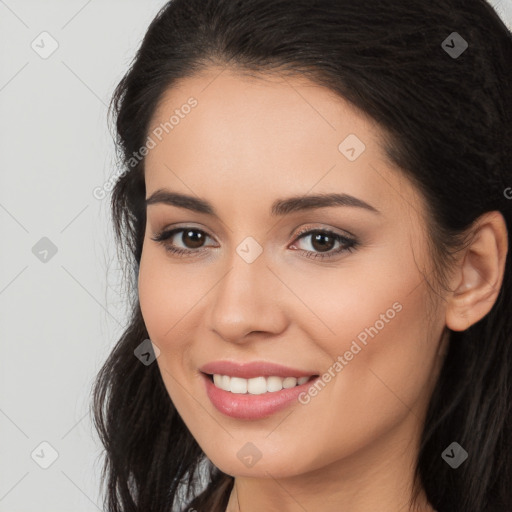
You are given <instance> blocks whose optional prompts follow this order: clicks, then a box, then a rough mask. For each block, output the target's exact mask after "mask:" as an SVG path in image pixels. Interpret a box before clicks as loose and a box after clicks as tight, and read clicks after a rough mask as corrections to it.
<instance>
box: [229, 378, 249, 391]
mask: <svg viewBox="0 0 512 512" xmlns="http://www.w3.org/2000/svg"><path fill="white" fill-rule="evenodd" d="M228 378H229V377H228ZM229 391H231V393H247V379H239V378H238V377H231V379H230V383H229Z"/></svg>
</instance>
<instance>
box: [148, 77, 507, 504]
mask: <svg viewBox="0 0 512 512" xmlns="http://www.w3.org/2000/svg"><path fill="white" fill-rule="evenodd" d="M190 96H194V97H195V98H196V99H197V100H198V105H197V107H195V108H194V109H193V110H192V111H191V112H190V113H189V114H188V115H186V116H184V118H183V119H180V122H179V124H177V125H176V126H174V128H173V130H172V131H170V132H169V134H167V135H165V136H164V137H163V138H162V140H161V141H159V142H158V144H157V145H156V147H154V148H153V149H151V151H150V152H149V153H148V155H147V157H146V170H145V181H146V197H150V196H151V194H152V193H153V192H155V191H156V190H158V189H161V188H167V189H169V190H171V191H175V192H180V193H184V194H189V195H193V196H196V197H200V198H202V199H206V200H207V201H209V202H210V203H212V205H213V206H214V208H215V209H216V211H217V212H218V214H219V218H216V217H214V216H211V215H207V214H204V213H196V212H193V211H190V210H187V209H184V208H180V207H177V206H171V205H167V204H163V203H162V204H160V203H159V204H152V205H149V206H148V207H147V225H146V235H145V239H144V245H143V252H142V259H141V263H140V272H139V298H140V305H141V309H142V313H143V317H144V320H145V323H146V326H147V330H148V333H149V335H150V338H151V340H152V341H153V343H154V344H155V345H156V346H158V348H159V349H160V355H159V357H158V358H157V364H158V366H159V369H160V371H161V374H162V378H163V382H164V383H165V386H166V389H167V391H168V393H169V396H170V398H171V399H172V401H173V403H174V404H175V406H176V408H177V409H178V411H179V413H180V415H181V417H182V418H183V420H184V422H185V423H186V425H187V427H188V428H189V430H190V432H191V433H192V435H193V436H194V438H195V439H196V440H197V442H198V443H199V445H200V446H201V448H202V449H203V450H204V452H205V453H206V455H207V456H208V457H209V458H210V459H211V460H212V462H213V463H214V464H215V465H216V466H217V467H219V468H220V469H221V470H222V471H223V472H225V473H227V474H230V475H233V476H234V477H235V487H234V489H233V492H232V494H231V497H230V502H229V505H228V507H227V509H226V510H227V511H228V512H235V511H239V510H240V511H243V512H253V511H261V510H268V511H281V512H295V511H304V510H309V511H311V510H322V511H323V512H335V511H336V512H339V510H343V511H345V512H367V511H368V510H379V511H382V512H396V511H404V512H405V511H407V510H409V507H408V505H407V502H408V499H409V498H410V495H411V492H412V488H413V481H412V476H413V468H414V463H415V461H416V457H417V450H418V443H419V437H420V432H421V427H422V425H423V422H424V416H425V411H426V407H427V405H428V401H429V398H430V395H431V392H432V389H433V386H434V384H435V382H436V379H437V377H438V373H439V370H440V367H441V364H442V361H443V354H444V353H445V351H446V343H447V340H448V338H447V336H446V334H447V331H446V327H449V328H451V329H453V330H464V329H466V328H467V327H469V326H470V325H471V324H473V323H475V322H476V321H478V320H479V319H480V318H482V317H483V316H484V315H485V314H487V313H488V311H489V310H490V309H491V307H492V305H493V304H494V302H495V300H496V297H497V294H498V291H499V288H500V286H501V282H502V278H503V272H504V262H505V256H506V247H507V232H506V227H505V223H504V220H503V217H502V216H501V215H500V214H499V213H497V212H491V213H488V214H486V215H485V216H483V217H481V219H480V220H479V222H478V223H476V225H475V228H474V233H475V237H474V242H473V243H472V244H471V245H470V246H469V247H468V248H467V249H465V250H464V251H463V252H461V254H460V255H459V259H458V262H457V265H456V267H455V268H454V270H453V272H451V273H450V283H449V285H450V290H451V291H450V292H445V293H444V295H442V296H441V295H439V296H434V297H432V290H431V289H430V287H429V286H428V284H427V283H426V281H425V279H424V276H423V275H422V273H421V272H424V273H425V275H426V276H427V277H430V278H432V276H433V274H432V268H433V267H432V265H433V263H432V261H431V259H430V257H429V253H428V250H427V245H426V244H427V238H426V226H427V224H426V216H425V205H424V202H423V199H422V196H421V195H420V193H419V192H418V191H417V190H416V189H415V188H414V186H413V185H412V183H411V182H410V181H409V180H408V179H407V178H406V177H405V176H404V175H403V174H402V173H401V172H400V170H398V169H397V168H396V167H394V166H393V165H392V163H391V162H389V161H388V160H387V159H386V155H385V153H384V151H383V149H382V132H381V131H380V129H379V128H378V126H376V125H375V123H374V122H372V120H371V119H369V118H367V117H366V116H364V115H363V114H362V113H361V112H359V111H357V110H355V109H354V108H353V107H352V106H351V105H350V104H348V103H347V102H345V101H344V100H343V99H342V98H340V97H338V96H336V95H334V94H333V93H332V92H331V91H329V90H328V89H326V88H323V87H320V86H318V85H315V84H313V83H311V82H309V81H307V80H306V79H303V78H298V77H293V78H291V77H289V76H288V77H284V76H283V75H278V74H272V75H270V74H266V75H261V76H258V77H247V76H244V75H241V74H240V73H237V72H236V71H235V70H231V69H221V68H215V67H211V68H208V69H207V70H206V71H204V72H202V73H201V74H198V75H195V76H193V77H189V78H187V79H185V80H182V81H181V82H179V83H178V84H176V85H174V86H173V87H172V88H170V89H169V90H168V91H166V93H165V95H164V96H163V98H162V101H161V102H160V104H159V108H158V109H157V111H156V113H155V115H154V117H153V120H152V123H151V127H150V129H153V128H154V127H156V126H158V125H159V124H160V123H163V122H165V121H167V120H168V119H169V117H170V116H171V115H172V114H173V112H174V110H175V109H176V108H180V106H181V105H183V104H185V103H186V102H187V99H188V98H189V97H190ZM348 134H356V135H357V137H358V138H359V139H360V140H361V141H363V142H364V144H365V146H366V148H365V150H364V151H363V152H362V153H361V154H360V156H359V157H358V158H357V159H356V160H354V161H349V160H348V159H347V158H346V157H345V156H344V155H343V154H342V153H341V152H340V151H339V150H338V145H339V144H340V142H342V141H343V140H344V139H345V138H346V137H347V135H348ZM331 192H338V193H347V194H351V195H353V196H355V197H357V198H359V199H362V200H364V201H366V202H367V203H369V204H371V205H372V206H373V207H374V208H376V209H377V210H379V213H378V214H376V213H373V212H370V211H367V210H364V209H361V208H355V207H347V206H333V207H324V208H322V209H316V210H304V211H299V212H294V213H291V214H288V215H285V216H282V217H279V218H276V217H273V216H272V215H271V214H270V207H271V204H272V203H273V201H274V200H276V199H278V198H287V197H289V196H294V195H304V194H315V193H331ZM175 227H187V228H195V229H199V230H202V231H203V232H205V233H206V235H207V237H206V238H205V239H204V242H203V243H202V244H201V243H199V244H198V243H197V241H195V242H194V240H195V239H192V240H191V239H190V238H187V237H184V236H183V233H178V234H176V235H174V237H173V238H171V239H169V240H167V242H168V243H169V244H171V243H173V244H174V245H175V246H176V247H179V248H185V249H186V248H189V249H190V250H196V251H197V250H198V248H200V247H203V248H206V251H205V252H203V253H201V254H199V255H188V256H184V257H180V256H175V255H172V254H171V253H169V252H167V251H166V250H165V247H164V245H162V244H161V243H157V242H155V241H153V240H152V239H151V237H153V236H155V235H156V234H158V233H159V232H160V231H161V230H162V229H164V228H167V229H170V228H175ZM304 227H308V228H310V229H313V228H314V229H330V230H333V231H335V232H336V233H339V234H341V235H345V236H348V234H352V235H354V237H355V238H356V239H357V240H358V241H359V245H358V246H357V247H356V248H355V249H354V251H352V252H343V253H341V254H338V255H336V256H334V257H333V258H331V259H326V260H321V259H310V258H307V257H305V256H304V254H305V253H307V252H308V251H309V252H310V253H313V254H322V245H320V244H315V243H314V240H313V236H312V235H309V236H308V235H306V236H305V237H303V238H302V239H298V237H297V236H296V234H297V233H298V232H299V229H301V228H304ZM249 236H250V237H253V238H254V239H255V240H256V241H257V242H258V244H259V246H260V247H261V249H262V250H263V252H262V253H261V254H260V255H259V256H258V257H257V258H256V259H255V261H254V262H252V263H247V262H246V261H245V260H244V259H243V258H241V257H240V256H239V254H238V253H237V252H236V248H237V247H238V246H239V244H240V243H241V242H242V241H243V240H244V239H245V238H246V237H249ZM338 247H340V243H338V242H333V243H332V244H331V245H329V244H327V246H326V248H325V249H324V250H325V251H327V252H330V253H333V252H334V251H335V250H336V249H337V248H338ZM431 282H432V279H431ZM396 302H398V303H399V304H400V305H401V306H402V309H401V310H400V312H397V313H396V315H394V318H393V319H391V320H389V321H388V322H386V323H385V326H384V327H383V328H382V329H381V330H380V331H379V332H378V334H377V335H375V337H374V338H370V337H369V338H368V341H367V345H366V346H364V345H363V346H362V350H361V351H360V352H358V353H357V355H356V356H354V357H353V359H352V360H351V361H349V362H348V363H347V364H346V366H344V367H343V370H342V371H341V372H339V373H337V374H336V376H335V377H334V378H333V379H332V380H331V381H330V382H329V383H327V385H326V386H325V387H324V388H323V389H322V390H321V391H320V392H319V393H318V394H317V395H316V396H315V397H314V398H312V399H311V401H310V402H309V403H307V404H305V405H303V404H300V403H298V402H297V403H295V402H294V403H293V405H291V406H290V407H288V408H286V409H284V410H282V411H280V412H277V413H275V414H273V415H271V416H269V417H267V418H264V419H259V420H251V421H249V420H239V419H235V418H230V417H228V416H225V415H223V414H222V413H221V412H219V411H218V410H217V409H216V408H215V407H214V406H213V405H212V403H211V402H210V400H209V399H208V397H207V395H206V393H205V389H204V383H203V381H202V379H201V378H200V374H199V371H198V368H199V367H200V366H202V365H203V364H205V363H207V362H211V361H217V360H220V359H228V360H233V361H238V362H248V361H253V360H264V361H271V362H276V363H280V364H283V365H287V366H292V367H296V368H300V369H304V370H308V371H311V370H313V372H312V373H317V374H323V373H324V372H326V371H327V370H328V368H330V367H332V366H333V363H334V362H335V361H336V360H337V358H338V356H340V355H342V356H343V354H345V352H346V351H347V350H349V349H350V346H351V343H352V341H353V340H355V339H356V338H357V335H358V334H359V333H361V331H364V329H365V328H368V327H370V326H374V325H375V323H376V321H377V320H379V318H381V317H380V315H381V314H383V313H385V312H386V310H389V308H392V305H393V304H394V303H396ZM427 308H428V312H429V314H428V315H427V314H426V312H427ZM360 345H361V344H360ZM248 442H251V443H253V444H254V445H255V446H256V447H257V449H258V450H259V452H261V454H262V458H261V459H260V460H259V461H258V462H257V463H256V464H255V465H254V466H252V467H251V468H249V467H246V466H245V465H244V464H243V463H242V462H241V461H240V460H239V458H238V457H237V452H238V451H239V450H240V449H241V448H242V447H243V446H244V445H245V444H246V443H248ZM444 448H446V447H444V446H440V447H439V453H440V454H441V452H442V451H443V450H444ZM418 510H421V511H432V510H434V509H433V508H432V507H431V505H430V504H429V503H428V501H427V500H426V498H425V495H424V493H423V492H421V494H420V500H419V507H418Z"/></svg>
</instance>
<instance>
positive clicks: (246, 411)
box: [202, 373, 318, 420]
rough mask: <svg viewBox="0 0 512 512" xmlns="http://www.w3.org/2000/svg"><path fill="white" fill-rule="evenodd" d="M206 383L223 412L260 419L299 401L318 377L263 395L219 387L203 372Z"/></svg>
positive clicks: (234, 416) (211, 398)
mask: <svg viewBox="0 0 512 512" xmlns="http://www.w3.org/2000/svg"><path fill="white" fill-rule="evenodd" d="M202 376H203V379H204V381H205V384H206V394H207V395H208V398H209V399H210V401H211V402H212V404H213V405H214V406H215V407H216V408H217V410H219V411H220V412H221V413H223V414H225V415H226V416H230V417H232V418H238V419H241V420H259V419H261V418H266V417H268V416H271V415H272V414H274V413H276V412H278V411H281V410H282V409H285V408H286V407H288V406H289V405H291V404H292V403H293V402H294V401H298V397H299V395H300V394H301V393H303V392H305V391H307V389H308V388H309V387H310V386H311V385H312V384H313V383H314V382H315V381H316V380H317V379H318V377H315V378H314V379H311V380H309V381H308V382H306V383H305V384H301V385H300V386H295V387H293V388H288V389H282V390H281V391H274V392H270V393H263V394H261V395H251V394H242V393H231V392H230V391H224V390H223V389H220V388H218V387H217V386H215V384H214V383H213V382H212V381H211V380H210V378H209V377H208V376H207V375H206V374H204V373H203V374H202Z"/></svg>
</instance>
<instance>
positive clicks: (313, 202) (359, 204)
mask: <svg viewBox="0 0 512 512" xmlns="http://www.w3.org/2000/svg"><path fill="white" fill-rule="evenodd" d="M158 203H162V204H167V205H170V206H177V207H179V208H186V209H187V210H192V211H194V212H198V213H205V214H207V215H214V216H215V217H219V216H218V214H217V212H216V210H215V208H214V207H213V206H212V205H211V204H210V203H209V202H208V201H206V200H205V199H200V198H198V197H194V196H189V195H186V194H181V193H178V192H171V191H170V190H166V189H158V190H156V191H155V192H154V193H153V194H151V196H150V197H148V198H147V199H146V206H148V205H151V204H158ZM332 206H351V207H355V208H362V209H365V210H368V211H370V212H372V213H376V214H380V212H379V210H377V209H376V208H375V207H373V206H372V205H370V204H368V203H366V202H365V201H363V200H362V199H358V198H357V197H354V196H351V195H349V194H316V195H305V196H294V197H289V198H286V199H277V200H276V201H274V202H273V203H272V208H271V214H272V216H282V215H288V214H290V213H293V212H298V211H302V210H314V209H317V208H327V207H332Z"/></svg>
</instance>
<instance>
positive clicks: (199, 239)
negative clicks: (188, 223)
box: [151, 228, 210, 256]
mask: <svg viewBox="0 0 512 512" xmlns="http://www.w3.org/2000/svg"><path fill="white" fill-rule="evenodd" d="M178 233H182V235H181V242H182V243H184V244H188V245H189V246H191V247H185V248H183V247H176V245H175V244H174V243H172V241H173V238H174V237H175V235H176V234H178ZM178 238H180V237H178ZM206 238H210V237H209V235H208V234H206V233H205V232H204V231H202V230H200V229H197V228H176V229H171V230H167V231H165V230H164V231H161V232H159V233H157V234H156V235H155V236H153V237H151V240H153V241H155V242H158V243H160V244H162V245H163V246H164V247H165V249H166V251H169V252H170V253H172V254H176V255H180V256H185V255H187V254H189V255H192V254H197V253H202V252H203V251H205V250H206V248H204V247H200V245H201V244H202V243H204V241H205V239H206Z"/></svg>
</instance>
